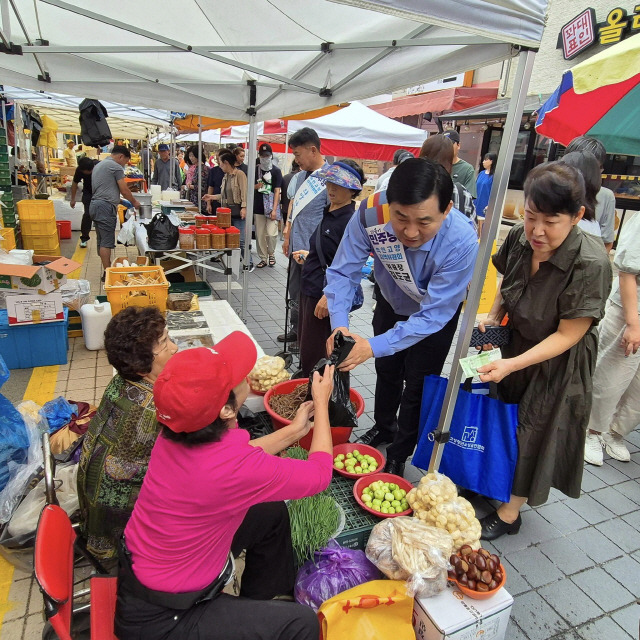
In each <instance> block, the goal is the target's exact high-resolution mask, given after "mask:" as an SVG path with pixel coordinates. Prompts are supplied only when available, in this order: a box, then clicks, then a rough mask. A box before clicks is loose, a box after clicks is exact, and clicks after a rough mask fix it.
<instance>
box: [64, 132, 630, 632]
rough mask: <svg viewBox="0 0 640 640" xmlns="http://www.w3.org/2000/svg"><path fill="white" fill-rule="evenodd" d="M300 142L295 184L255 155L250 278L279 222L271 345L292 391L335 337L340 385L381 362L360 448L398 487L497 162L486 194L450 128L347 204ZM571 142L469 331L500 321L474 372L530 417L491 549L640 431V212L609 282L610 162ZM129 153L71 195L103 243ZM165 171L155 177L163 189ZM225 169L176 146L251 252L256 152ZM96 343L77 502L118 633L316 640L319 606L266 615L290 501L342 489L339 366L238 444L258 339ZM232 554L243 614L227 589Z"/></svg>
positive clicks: (142, 332)
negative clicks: (360, 321) (292, 375)
mask: <svg viewBox="0 0 640 640" xmlns="http://www.w3.org/2000/svg"><path fill="white" fill-rule="evenodd" d="M290 146H291V150H292V152H293V155H294V158H295V167H294V169H293V170H292V172H291V173H289V174H287V175H285V176H283V175H282V172H281V170H280V169H279V168H278V167H277V166H276V165H275V164H274V161H273V150H272V148H271V146H270V145H269V144H267V143H262V144H260V146H259V148H258V161H257V166H256V173H255V183H254V184H253V189H254V209H253V214H254V223H255V228H256V238H257V250H258V257H259V260H260V261H259V263H258V264H257V265H256V266H257V268H259V269H262V268H264V267H273V266H274V265H275V263H276V255H275V252H276V243H277V234H278V222H280V221H282V222H283V223H284V239H283V247H282V249H283V253H284V254H285V256H287V257H288V258H289V268H288V276H287V277H288V292H289V297H290V305H291V308H292V311H293V312H294V313H292V314H291V325H290V326H288V327H285V333H286V335H283V336H280V338H282V339H296V340H297V341H298V342H299V348H300V367H301V375H302V376H308V375H309V374H310V372H311V370H312V368H313V366H314V365H315V364H316V362H317V361H318V360H319V359H321V358H322V357H323V356H325V355H326V354H327V353H328V352H330V351H331V349H332V346H333V336H334V334H335V332H337V331H341V332H342V333H343V334H345V335H347V336H350V337H352V338H353V340H354V342H355V346H354V347H353V349H352V350H351V352H350V354H349V355H348V357H347V358H346V359H345V360H344V362H342V363H341V365H340V369H341V370H342V371H345V372H346V371H352V370H354V369H356V368H357V367H358V366H360V365H361V364H362V363H364V362H366V361H367V360H369V359H371V358H373V359H374V360H375V371H376V388H375V399H374V408H373V412H374V425H373V426H372V427H371V428H370V429H369V430H368V431H367V432H366V433H364V434H363V435H362V436H360V437H359V438H358V440H357V442H360V443H364V444H369V445H373V446H381V445H384V444H387V445H388V446H387V449H386V468H385V471H387V472H389V473H394V474H398V475H401V476H402V475H403V474H404V470H405V464H406V461H407V460H408V459H409V458H410V456H411V455H412V452H413V450H414V448H415V446H416V444H417V441H418V432H419V418H420V405H421V400H422V386H423V380H424V377H425V376H427V375H440V374H441V373H442V369H443V367H444V363H445V358H446V356H447V354H448V353H449V350H450V347H451V344H452V341H453V337H454V334H455V331H456V329H457V326H458V320H459V315H460V312H461V308H462V305H463V303H464V301H465V298H466V296H467V291H468V286H469V283H470V281H471V278H472V275H473V270H474V267H475V262H476V256H477V253H478V225H477V223H478V221H479V220H482V218H484V215H485V214H486V213H488V207H489V200H490V193H491V186H492V181H493V174H494V171H495V165H496V161H497V158H496V156H495V155H494V154H492V153H487V154H486V155H485V156H484V157H483V159H482V169H481V171H480V172H479V174H478V176H477V178H476V175H475V172H473V169H472V170H471V174H469V171H468V169H467V168H466V166H465V164H466V163H464V161H462V160H460V159H459V158H458V155H457V153H458V150H459V146H460V142H459V135H458V134H457V132H444V133H443V134H438V135H433V136H430V137H429V138H428V139H427V141H426V142H425V144H424V145H423V147H422V149H421V151H420V153H419V157H418V158H415V157H413V156H412V155H411V154H408V152H406V151H404V150H400V151H401V153H397V154H396V156H395V157H394V162H393V165H392V167H391V168H390V170H389V171H388V172H387V173H386V174H385V175H384V176H382V178H384V180H383V181H382V182H381V183H379V185H378V186H379V187H381V188H379V189H377V190H376V192H375V193H374V194H373V195H371V196H370V197H368V198H366V199H364V200H362V201H361V203H360V204H359V205H357V204H356V201H355V199H356V198H357V197H358V195H359V194H360V192H361V190H362V188H363V186H364V183H365V176H364V173H363V171H362V168H361V167H360V166H359V164H358V163H356V162H355V161H353V160H350V159H340V160H337V161H335V162H333V163H331V164H329V163H327V162H326V161H325V158H324V156H323V155H322V152H321V141H320V139H319V137H318V135H317V133H316V132H315V131H314V130H313V129H309V128H304V129H301V130H300V131H298V132H296V133H295V134H293V135H292V136H291V138H290ZM571 147H573V148H572V149H571V150H570V151H569V150H568V152H567V154H566V155H565V156H564V157H563V159H562V160H561V161H558V162H548V163H544V164H541V165H538V166H537V167H536V168H535V169H533V170H532V171H531V172H530V173H529V174H528V176H527V178H526V181H525V184H524V220H523V221H522V223H520V224H517V225H515V226H513V228H512V229H511V230H510V231H509V233H508V234H507V236H506V238H505V239H504V241H503V242H502V244H501V246H500V248H499V249H498V251H497V253H496V254H495V255H494V256H493V264H494V266H495V267H496V269H497V271H498V272H499V273H500V274H501V281H500V284H499V288H498V292H497V294H496V297H495V300H494V302H493V305H492V308H491V310H490V312H489V314H488V316H487V317H486V319H485V320H484V321H483V322H481V323H480V325H479V328H480V331H485V330H486V327H487V326H500V325H506V327H507V328H508V330H509V334H510V341H509V343H508V344H507V345H506V346H504V347H503V348H502V354H501V358H500V359H498V360H496V361H494V362H491V363H490V364H487V365H485V366H484V367H481V368H480V369H479V373H480V379H481V380H482V381H483V382H492V383H496V384H497V394H498V398H499V399H500V400H502V401H504V402H507V403H512V404H517V405H518V426H517V441H518V451H519V453H518V459H517V462H516V467H515V475H514V479H513V485H512V490H511V498H510V500H509V501H507V502H504V503H502V504H501V505H500V506H499V507H498V508H497V509H496V510H495V511H494V512H493V513H490V514H489V515H487V516H486V517H484V518H483V519H482V520H481V525H482V538H483V539H485V540H494V539H495V538H497V537H499V536H501V535H504V534H515V533H518V531H519V530H520V528H521V526H522V517H521V515H520V511H521V509H522V507H523V506H524V504H525V503H528V504H529V505H531V506H538V505H541V504H544V503H545V502H546V501H547V499H548V496H549V492H550V490H551V489H552V488H555V489H557V490H559V491H561V492H562V493H564V494H565V495H567V496H568V497H570V498H579V496H580V489H581V482H582V473H583V467H584V462H585V461H586V462H588V463H591V464H596V465H601V464H602V462H603V449H604V451H606V453H607V454H608V455H610V456H612V457H614V458H616V459H617V460H620V461H623V462H624V461H628V460H629V458H630V454H629V451H628V449H627V447H626V446H625V442H624V438H625V436H626V435H628V434H629V433H630V432H631V431H632V430H633V429H635V428H636V427H637V426H638V424H639V423H640V404H639V403H638V398H639V397H640V354H639V353H638V351H639V349H640V243H639V242H638V238H640V215H636V216H634V217H632V219H631V221H630V222H628V223H627V225H626V226H625V228H624V231H623V233H622V234H621V237H620V239H619V244H618V247H617V250H616V253H615V258H614V265H615V267H616V268H617V270H618V275H617V277H616V278H615V279H614V278H613V272H612V266H611V262H610V259H609V255H608V248H607V247H608V244H609V243H608V240H609V239H611V238H612V235H611V233H610V226H611V225H612V224H613V223H612V219H613V217H612V216H611V214H610V211H609V205H608V202H609V199H608V196H607V195H606V192H605V193H604V195H603V189H602V185H601V179H600V174H601V167H602V162H603V158H602V153H603V152H604V149H603V148H602V149H601V145H599V143H598V144H594V143H593V141H591V140H590V139H586V138H583V139H578V140H576V141H574V143H572V145H570V148H571ZM125 151H126V149H124V151H123V148H121V147H117V146H116V147H114V148H113V151H112V157H111V158H110V159H109V160H106V161H103V162H102V163H99V164H98V165H94V164H89V163H88V162H83V161H82V160H81V162H80V164H79V166H78V169H77V172H76V174H77V175H76V177H75V178H74V184H75V183H77V182H80V181H84V185H85V186H86V185H87V182H89V184H91V183H92V184H93V191H91V189H89V193H90V194H91V193H93V198H91V197H90V198H89V200H88V201H85V198H84V196H83V204H84V205H85V212H87V209H88V215H89V216H90V219H92V220H93V221H94V223H95V224H96V228H97V230H98V232H99V238H103V237H104V229H106V227H105V225H106V224H107V222H106V219H107V217H109V216H111V215H112V213H113V202H112V200H113V199H114V198H115V197H116V195H114V194H116V190H117V191H118V194H117V197H118V198H119V195H120V193H122V189H121V186H122V185H121V182H120V180H121V177H120V171H121V167H122V164H123V163H124V162H125V161H126V154H125ZM407 154H408V156H407ZM159 162H163V160H162V156H161V157H160V158H159V161H156V168H155V169H154V172H156V174H157V175H158V179H160V176H167V179H168V180H171V179H172V176H173V171H172V169H171V167H170V166H168V168H166V170H165V166H164V165H160V167H159V168H158V164H159ZM216 162H217V164H216V165H215V166H214V167H213V168H212V167H210V166H209V164H208V163H207V162H206V160H205V158H204V156H200V155H199V154H198V148H197V147H195V146H194V147H190V148H189V149H187V151H186V153H185V163H186V165H185V167H186V168H187V171H186V177H185V180H186V182H185V184H186V186H187V188H188V190H189V192H190V193H191V194H192V195H191V196H190V197H191V200H192V202H198V201H201V202H203V207H202V210H203V211H204V212H212V211H213V210H214V209H215V208H216V207H218V206H226V207H228V208H230V209H231V212H232V220H233V224H234V225H235V226H237V227H238V228H240V230H241V238H242V241H243V242H244V225H245V224H246V214H247V210H246V208H247V191H248V189H249V188H251V187H250V186H248V184H247V175H246V165H245V164H244V150H242V149H235V150H229V149H220V150H219V151H218V152H217V154H216ZM463 163H464V164H463ZM156 170H157V171H156ZM471 187H473V189H472V188H471ZM476 187H477V197H476V191H475V189H476ZM75 195H76V192H75V190H74V192H73V194H72V204H75ZM109 198H111V199H109ZM599 212H600V213H599ZM110 219H111V218H109V220H110ZM109 224H110V222H109ZM99 246H100V247H103V246H104V242H102V240H101V242H99ZM101 255H102V253H101ZM371 255H372V256H373V260H374V273H375V294H376V299H377V304H376V307H375V311H374V314H373V319H372V328H373V334H374V335H373V337H372V338H365V337H363V336H360V335H358V334H357V333H355V332H353V331H351V329H350V326H349V323H350V313H351V311H352V310H353V308H354V307H355V306H357V304H356V299H357V296H358V288H359V286H360V280H361V277H362V266H363V265H364V264H365V263H366V261H367V260H368V258H369V257H370V256H371ZM612 282H613V290H611V286H612ZM488 346H489V347H491V345H488ZM105 347H106V351H107V356H108V358H109V362H110V363H111V364H112V365H113V366H114V368H115V369H116V371H117V375H116V376H115V377H114V378H113V380H112V381H111V383H110V384H109V386H108V387H107V389H106V391H105V393H104V397H103V399H102V402H101V404H100V407H99V409H98V412H97V414H96V416H95V417H94V418H93V420H92V422H91V424H90V426H89V430H88V432H87V435H86V437H85V440H84V443H83V448H82V454H81V458H80V466H79V474H78V492H79V499H80V508H81V513H82V524H81V527H82V533H83V535H84V537H85V539H86V541H87V546H88V548H89V550H90V551H91V552H92V553H93V554H94V555H96V556H97V557H99V558H100V559H101V560H103V561H106V562H111V563H113V564H115V563H116V561H118V566H119V569H118V571H119V585H118V604H117V610H116V633H117V634H118V637H119V638H122V639H123V640H124V639H125V638H138V637H142V636H144V635H147V634H151V635H153V636H154V637H155V636H158V637H160V636H162V637H166V638H184V637H200V638H214V639H215V638H223V637H224V638H229V637H232V636H231V635H230V634H229V629H230V628H232V627H234V625H235V624H236V623H237V621H238V620H240V619H241V620H242V621H243V633H245V635H238V636H237V637H258V636H257V635H255V634H257V632H258V631H257V630H258V629H260V630H261V632H263V633H266V634H267V636H268V637H277V638H283V639H286V638H312V637H313V638H317V637H318V622H317V619H316V617H315V615H313V614H312V612H311V611H310V610H309V609H307V608H305V607H302V606H300V605H296V604H293V603H291V602H286V601H281V600H278V599H277V598H278V597H279V596H289V595H290V594H291V591H292V588H293V581H294V572H293V567H294V563H293V554H292V548H291V532H290V525H289V519H288V515H287V509H286V507H285V506H284V503H283V502H282V501H283V500H287V499H295V498H300V497H303V496H307V495H312V494H314V493H317V492H320V491H322V490H324V489H325V488H326V487H327V485H328V483H329V481H330V476H331V466H332V462H331V451H332V446H331V435H330V430H329V426H328V411H327V404H328V399H329V396H330V394H331V388H332V379H333V370H332V369H331V368H329V369H327V370H326V371H325V373H324V375H323V376H320V375H319V374H318V373H315V374H314V379H313V385H312V395H313V401H312V402H307V403H304V404H303V405H302V406H301V407H300V409H299V411H298V413H297V415H296V417H295V419H294V420H293V421H292V423H291V424H290V425H289V426H287V427H285V428H284V429H281V430H280V431H277V432H275V433H273V434H271V435H269V436H265V437H263V438H259V439H256V440H252V441H249V436H248V434H247V433H246V432H244V431H242V430H240V429H238V428H237V414H238V410H239V409H240V407H241V406H242V404H243V402H244V400H245V399H246V397H247V394H248V385H247V382H246V377H247V374H248V373H249V371H250V370H251V368H252V367H253V365H254V364H255V361H256V356H257V354H256V349H255V346H254V343H253V342H252V340H251V339H249V338H248V337H247V336H246V335H244V334H241V333H234V334H231V335H230V336H229V337H227V338H226V339H224V340H222V341H221V342H220V343H218V344H217V345H216V346H215V348H214V349H204V348H199V349H191V350H188V351H184V352H181V353H176V352H177V347H176V345H175V344H174V343H173V342H172V340H171V339H170V338H169V336H168V332H167V328H166V325H165V320H164V318H163V316H162V315H161V314H160V313H159V312H158V311H157V310H156V309H155V308H153V307H151V308H145V309H140V308H137V307H130V308H127V309H125V310H123V311H122V312H120V313H119V314H118V315H116V316H115V317H114V318H113V319H112V320H111V322H110V323H109V326H108V327H107V330H106V332H105ZM311 416H313V418H314V423H313V424H314V427H315V428H314V432H313V440H312V444H311V448H310V455H309V459H308V460H307V461H302V460H289V459H286V458H281V457H278V456H277V454H278V453H279V452H280V451H282V450H283V449H284V448H286V447H287V446H289V445H291V444H293V443H294V442H296V441H298V440H299V439H300V438H301V437H303V436H304V435H306V434H307V432H308V431H309V429H310V426H311V423H310V421H309V420H310V418H311ZM211 487H215V491H211V490H210V488H211ZM220 495H223V496H229V495H233V501H228V500H222V501H221V500H220V499H219V496H220ZM213 531H215V532H216V533H215V535H211V533H212V532H213ZM243 550H245V551H246V566H245V570H244V574H243V578H242V586H241V589H240V596H239V597H232V596H227V595H225V594H222V593H221V591H222V588H223V587H224V585H225V583H226V582H228V580H229V579H230V576H231V575H232V574H233V558H234V557H237V556H238V554H239V553H240V552H241V551H243ZM274 598H276V599H274ZM252 634H254V635H252ZM269 634H270V635H269ZM233 637H236V636H233Z"/></svg>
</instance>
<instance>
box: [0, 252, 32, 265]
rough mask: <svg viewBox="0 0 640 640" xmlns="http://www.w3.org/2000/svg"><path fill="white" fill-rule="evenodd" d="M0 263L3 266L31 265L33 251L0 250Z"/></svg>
mask: <svg viewBox="0 0 640 640" xmlns="http://www.w3.org/2000/svg"><path fill="white" fill-rule="evenodd" d="M0 262H1V263H3V264H21V265H30V264H33V249H11V251H5V250H4V249H0Z"/></svg>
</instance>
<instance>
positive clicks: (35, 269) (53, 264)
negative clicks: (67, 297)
mask: <svg viewBox="0 0 640 640" xmlns="http://www.w3.org/2000/svg"><path fill="white" fill-rule="evenodd" d="M33 261H34V262H49V264H46V265H42V266H40V265H37V264H31V265H23V264H5V263H0V289H19V290H21V291H30V292H32V293H39V294H42V295H44V294H45V293H50V292H51V291H55V290H56V289H57V288H58V287H60V286H61V285H63V284H64V283H65V282H66V281H67V275H68V274H69V273H71V272H72V271H75V270H76V269H78V268H79V267H81V266H82V265H81V264H80V263H79V262H75V261H74V260H71V259H70V258H61V257H60V256H41V255H34V256H33Z"/></svg>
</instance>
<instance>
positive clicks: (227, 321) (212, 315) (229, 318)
mask: <svg viewBox="0 0 640 640" xmlns="http://www.w3.org/2000/svg"><path fill="white" fill-rule="evenodd" d="M198 304H199V306H200V311H201V312H202V315H203V316H204V319H205V321H206V324H207V326H206V327H204V328H203V327H200V328H199V329H197V330H194V329H192V328H188V327H187V328H184V329H181V328H178V327H176V328H172V327H171V323H169V336H170V337H171V338H172V339H174V340H178V341H180V339H181V338H184V337H185V336H195V335H197V334H198V333H200V334H203V335H204V334H205V333H209V334H210V335H211V337H212V341H213V343H214V344H216V343H218V342H220V340H222V339H223V338H226V337H227V336H228V335H229V334H230V333H233V332H234V331H241V332H242V333H244V334H246V335H248V336H249V337H250V338H251V339H252V340H253V342H254V343H255V345H256V349H257V352H258V358H261V357H262V356H263V355H264V351H263V350H262V347H261V346H260V345H259V344H258V343H257V342H256V340H255V339H254V337H253V336H252V335H251V332H250V331H249V329H247V326H246V325H245V324H244V322H242V320H240V318H239V317H238V315H237V314H236V312H235V311H234V310H233V309H232V308H231V305H230V304H229V303H228V302H227V301H226V300H199V303H198ZM169 313H171V314H176V315H177V314H179V313H185V314H186V312H169ZM244 406H246V407H247V408H248V409H249V410H250V411H253V412H254V413H258V412H259V411H264V396H261V395H258V394H256V393H253V391H251V392H250V393H249V396H248V397H247V399H246V400H245V402H244Z"/></svg>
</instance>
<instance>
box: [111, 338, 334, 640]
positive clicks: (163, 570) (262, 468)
mask: <svg viewBox="0 0 640 640" xmlns="http://www.w3.org/2000/svg"><path fill="white" fill-rule="evenodd" d="M256 356H257V353H256V348H255V345H254V343H253V341H252V340H251V338H249V337H248V336H247V335H246V334H244V333H241V332H235V333H232V334H231V335H229V336H228V337H227V338H225V339H224V340H222V341H221V342H219V343H218V344H217V345H215V347H213V348H199V349H189V350H186V351H182V352H179V353H177V354H176V355H175V356H173V358H171V360H170V361H169V362H168V363H167V365H166V366H165V368H164V370H163V371H162V373H161V374H160V376H159V377H158V379H157V381H156V383H155V385H154V400H155V405H156V412H157V417H158V422H159V423H160V424H161V425H162V431H161V434H160V436H159V437H158V439H157V441H156V444H155V445H154V448H153V451H152V452H151V460H150V462H149V469H148V471H147V475H146V477H145V479H144V483H143V485H142V489H141V491H140V495H139V497H138V500H137V502H136V505H135V508H134V511H133V514H132V516H131V519H130V520H129V523H128V525H127V528H126V529H125V533H124V536H123V539H122V543H121V553H120V573H119V577H118V600H117V606H116V619H115V633H116V635H117V637H118V638H119V640H129V639H133V638H136V639H139V638H163V640H185V639H189V638H197V639H198V640H205V639H206V640H209V639H210V640H223V639H224V640H245V639H246V640H249V639H251V640H255V639H264V640H266V639H273V640H294V639H295V640H317V638H318V635H319V626H318V621H317V618H316V616H315V614H314V612H313V610H312V609H310V608H308V607H305V606H303V605H299V604H296V603H293V602H285V601H283V600H273V598H275V597H276V596H283V595H291V593H292V591H293V585H294V580H295V571H294V563H293V550H292V545H291V531H290V526H289V516H288V512H287V507H286V505H285V504H284V502H282V501H283V500H286V499H298V498H303V497H306V496H310V495H314V494H316V493H319V492H320V491H323V490H324V489H326V488H327V486H328V485H329V482H330V480H331V470H332V458H331V452H332V443H331V433H330V427H329V415H328V402H329V396H330V395H331V389H332V387H333V368H327V370H326V371H325V374H324V376H320V375H319V374H318V373H316V374H315V375H314V379H313V385H312V392H313V402H307V403H305V404H303V405H302V406H301V407H300V409H299V411H298V414H297V415H296V418H295V419H294V421H293V422H292V423H291V425H289V426H288V427H285V428H283V429H281V430H279V431H277V432H276V433H272V434H270V435H268V436H265V437H263V438H259V439H257V440H253V441H249V434H248V433H247V432H246V431H244V430H243V429H238V428H237V421H236V416H237V412H238V409H239V408H240V407H241V406H242V404H243V402H244V401H245V399H246V398H247V395H248V393H249V385H248V384H247V381H246V377H247V375H248V373H249V371H251V369H252V368H253V366H254V364H255V361H256ZM312 414H313V415H314V425H313V426H314V430H313V440H312V443H311V448H310V450H309V459H308V460H294V459H289V458H280V457H278V456H276V455H275V454H277V453H278V452H279V451H280V450H281V449H283V448H284V447H286V446H288V445H289V444H292V443H293V442H295V441H296V440H298V439H299V438H301V437H303V436H304V435H305V434H306V433H308V431H309V429H310V426H311V425H310V423H309V417H310V416H311V415H312ZM283 432H284V433H283ZM242 550H246V561H245V569H244V572H243V574H242V584H241V589H240V596H238V597H236V596H231V595H228V594H225V593H222V589H223V587H224V585H225V584H226V583H228V582H229V581H230V580H231V578H232V576H233V556H237V555H238V554H239V553H240V552H241V551H242Z"/></svg>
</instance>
